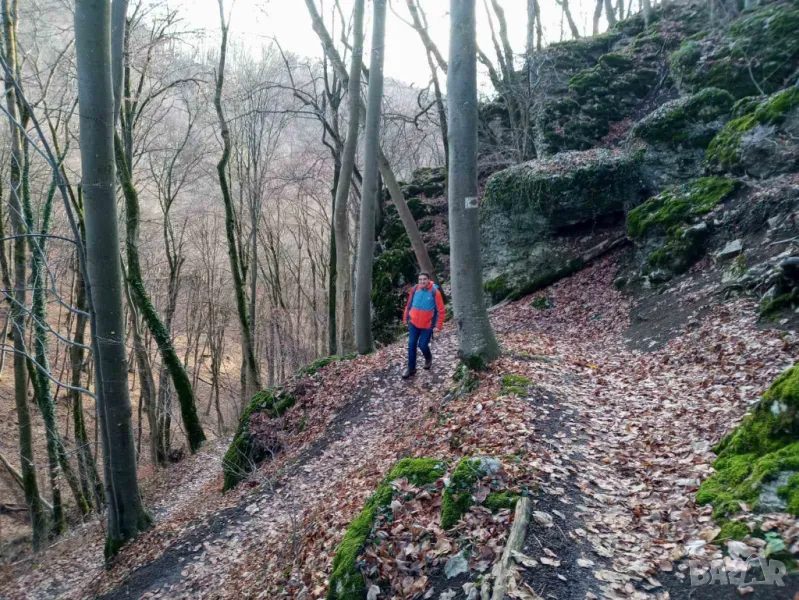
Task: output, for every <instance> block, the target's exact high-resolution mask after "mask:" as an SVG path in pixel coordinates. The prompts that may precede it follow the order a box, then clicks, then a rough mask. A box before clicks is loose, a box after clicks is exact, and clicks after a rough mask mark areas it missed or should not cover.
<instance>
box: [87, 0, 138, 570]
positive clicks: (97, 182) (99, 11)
mask: <svg viewBox="0 0 799 600" xmlns="http://www.w3.org/2000/svg"><path fill="white" fill-rule="evenodd" d="M110 9H111V6H110V5H109V3H108V2H107V0H76V2H75V13H74V19H75V51H76V55H77V75H78V107H79V114H80V147H81V171H82V175H83V188H84V190H85V203H86V210H85V223H86V252H87V262H88V271H89V279H90V282H89V283H90V288H91V295H92V299H91V305H92V306H93V307H94V311H95V312H94V315H95V317H94V321H95V328H94V331H93V332H92V333H93V335H94V336H95V352H96V354H97V361H96V365H97V367H98V371H97V373H96V378H97V386H96V387H98V388H101V389H100V393H99V408H100V411H99V412H100V425H101V429H102V432H103V433H102V438H103V457H104V460H105V461H106V468H105V473H106V482H105V483H106V488H107V491H108V496H107V498H108V529H107V532H106V535H107V537H106V556H112V555H114V554H116V553H117V552H118V551H119V549H120V548H121V546H122V544H124V543H125V542H126V541H127V540H129V539H131V538H133V537H135V536H136V535H137V534H138V533H139V532H140V531H142V530H143V529H144V528H146V527H147V526H148V525H149V517H148V516H147V514H146V513H145V512H144V509H143V507H142V503H141V497H140V495H139V485H138V480H137V477H136V452H135V441H134V438H133V425H132V421H131V407H130V396H129V394H128V369H127V353H126V350H125V322H124V319H123V308H122V273H121V264H120V260H119V255H118V254H117V252H116V251H112V252H109V248H113V249H116V248H118V247H119V232H118V230H117V214H116V182H115V179H116V177H115V172H114V171H115V169H114V90H113V84H112V76H111V62H112V61H111V31H110V28H111V18H110V17H111V15H110Z"/></svg>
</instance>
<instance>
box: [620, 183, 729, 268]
mask: <svg viewBox="0 0 799 600" xmlns="http://www.w3.org/2000/svg"><path fill="white" fill-rule="evenodd" d="M738 185H739V182H738V180H736V179H725V178H722V177H703V178H701V179H695V180H693V181H691V182H690V183H686V184H683V185H679V186H672V187H670V188H667V189H666V190H664V191H663V192H661V193H660V194H658V195H657V196H655V197H653V198H650V199H649V200H647V201H646V202H644V203H643V204H641V205H639V206H637V207H635V208H634V209H632V210H631V211H630V212H629V213H628V214H627V233H628V234H629V236H630V237H631V238H634V239H641V238H643V237H644V235H645V234H646V233H648V232H650V231H654V232H656V233H657V234H660V235H663V234H665V236H666V239H665V241H664V243H663V244H662V245H661V247H660V248H658V249H656V250H655V251H654V252H652V254H651V255H650V256H649V266H650V267H651V268H659V269H664V270H666V271H668V272H671V273H682V272H684V271H685V270H686V269H688V267H690V266H691V265H692V264H693V263H695V262H696V261H697V260H698V259H699V258H700V257H701V256H702V254H703V253H704V248H705V241H706V239H707V235H708V234H709V229H708V228H707V227H706V226H704V227H703V226H697V227H688V225H689V224H690V223H691V222H692V221H694V220H695V219H696V218H697V217H699V216H702V215H705V214H707V213H709V212H710V211H711V210H713V209H714V208H715V207H716V206H718V205H719V204H720V203H721V202H722V201H724V200H725V199H726V198H727V197H729V196H730V194H732V193H733V192H734V191H735V190H736V189H737V187H738Z"/></svg>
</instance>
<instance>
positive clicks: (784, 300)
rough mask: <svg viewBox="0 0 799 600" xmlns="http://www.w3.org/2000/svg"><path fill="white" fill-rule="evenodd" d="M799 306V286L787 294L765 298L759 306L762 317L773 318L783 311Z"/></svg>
mask: <svg viewBox="0 0 799 600" xmlns="http://www.w3.org/2000/svg"><path fill="white" fill-rule="evenodd" d="M796 306H799V288H794V289H793V290H792V291H791V292H789V293H787V294H782V295H780V296H777V297H776V298H774V299H773V300H763V301H762V302H761V303H760V306H759V307H758V314H759V315H760V317H761V318H763V319H766V320H771V319H774V318H776V317H777V316H778V315H779V314H780V313H782V312H783V311H786V310H789V309H793V308H794V307H796Z"/></svg>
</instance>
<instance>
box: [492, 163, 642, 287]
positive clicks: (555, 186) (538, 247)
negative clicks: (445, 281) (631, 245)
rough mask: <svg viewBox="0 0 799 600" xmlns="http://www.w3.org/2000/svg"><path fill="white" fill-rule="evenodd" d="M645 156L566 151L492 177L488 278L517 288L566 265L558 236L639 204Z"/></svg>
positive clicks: (506, 170)
mask: <svg viewBox="0 0 799 600" xmlns="http://www.w3.org/2000/svg"><path fill="white" fill-rule="evenodd" d="M638 167H639V156H638V155H637V154H627V153H621V152H615V151H611V150H606V149H594V150H586V151H582V152H578V151H572V152H562V153H560V154H558V155H556V156H554V157H552V158H546V159H537V160H533V161H530V162H526V163H522V164H520V165H516V166H514V167H511V168H509V169H505V170H504V171H500V172H498V173H495V174H494V175H492V176H491V177H490V178H489V179H488V182H487V183H486V187H485V201H484V203H483V208H482V215H481V245H482V260H483V267H484V275H485V278H486V279H487V280H489V281H490V280H493V279H495V278H497V277H499V276H500V275H502V276H503V281H506V282H507V283H508V285H512V283H513V282H514V281H518V280H521V279H527V278H529V276H530V275H531V274H532V273H536V272H539V273H540V272H541V271H542V270H548V269H549V268H552V267H553V266H555V265H557V264H559V262H560V260H561V259H562V258H563V255H562V251H563V248H562V246H563V244H562V243H561V242H562V241H558V240H556V239H553V238H552V234H553V233H555V232H558V231H559V230H561V231H562V230H567V229H569V228H571V227H574V226H578V225H582V224H587V223H596V222H599V221H602V220H603V219H606V218H608V217H611V216H613V215H620V214H621V213H623V211H624V210H625V208H627V207H629V206H631V205H632V204H633V203H634V202H635V200H636V199H637V198H638V194H639V192H640V191H641V188H642V184H641V178H640V176H639V169H638Z"/></svg>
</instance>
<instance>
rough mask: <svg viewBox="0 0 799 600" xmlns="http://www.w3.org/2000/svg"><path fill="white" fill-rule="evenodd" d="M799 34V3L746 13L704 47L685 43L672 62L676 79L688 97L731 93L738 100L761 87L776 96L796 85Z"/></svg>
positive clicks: (706, 40)
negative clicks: (706, 91)
mask: <svg viewBox="0 0 799 600" xmlns="http://www.w3.org/2000/svg"><path fill="white" fill-rule="evenodd" d="M797 28H799V6H798V5H797V4H796V3H795V2H793V3H791V2H782V3H768V4H763V5H761V6H759V7H756V8H755V9H754V10H750V11H744V12H743V13H741V15H740V17H738V18H737V19H736V20H735V21H734V22H732V23H731V24H730V25H729V26H728V27H726V28H725V29H721V30H715V31H713V32H712V33H711V34H709V35H708V36H706V37H705V38H704V39H703V40H702V41H701V42H699V41H697V40H695V39H689V40H687V41H685V42H684V43H683V44H682V46H681V47H680V49H679V50H677V51H676V52H674V53H672V54H671V56H670V57H669V63H670V66H671V72H672V76H673V77H674V78H675V79H676V81H677V83H678V85H679V87H680V88H681V90H683V91H688V92H694V91H696V90H698V89H700V88H702V87H708V86H713V87H719V88H722V89H726V90H727V91H729V92H730V93H732V94H733V96H735V97H736V98H743V97H745V96H752V95H755V94H757V93H759V91H758V87H760V88H762V89H763V90H764V91H765V92H766V93H772V92H775V91H777V90H779V89H781V88H783V87H786V86H787V85H790V84H791V83H793V82H792V81H790V77H791V76H792V74H793V73H795V71H796V68H797V66H798V65H799V37H798V36H796V30H797Z"/></svg>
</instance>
